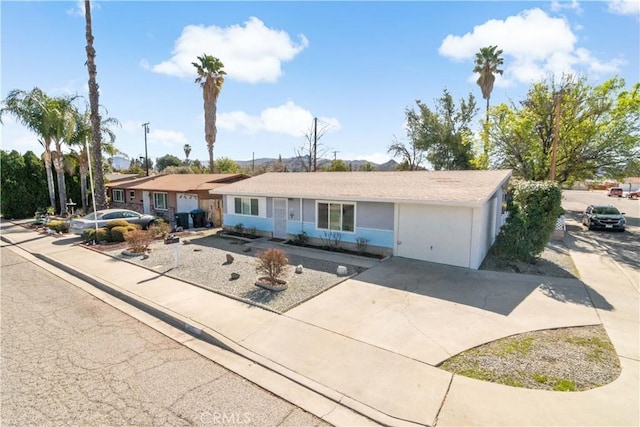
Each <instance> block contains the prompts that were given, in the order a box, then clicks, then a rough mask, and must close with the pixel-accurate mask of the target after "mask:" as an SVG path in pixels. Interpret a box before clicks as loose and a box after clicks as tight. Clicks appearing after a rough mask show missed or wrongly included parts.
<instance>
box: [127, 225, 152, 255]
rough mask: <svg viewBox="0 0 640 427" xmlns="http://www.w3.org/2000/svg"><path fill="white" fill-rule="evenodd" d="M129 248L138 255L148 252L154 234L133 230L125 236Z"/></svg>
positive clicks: (147, 231)
mask: <svg viewBox="0 0 640 427" xmlns="http://www.w3.org/2000/svg"><path fill="white" fill-rule="evenodd" d="M124 238H125V240H126V241H127V243H128V244H129V248H130V249H131V251H132V252H134V253H136V254H142V253H145V252H147V250H148V249H149V245H150V244H151V242H153V234H151V232H150V231H149V230H137V229H136V230H132V231H130V232H128V233H127V234H126V235H125V237H124Z"/></svg>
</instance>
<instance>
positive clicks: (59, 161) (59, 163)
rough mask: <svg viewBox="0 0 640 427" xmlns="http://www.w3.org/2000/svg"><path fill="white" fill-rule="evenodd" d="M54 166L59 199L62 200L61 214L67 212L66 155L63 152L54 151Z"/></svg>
mask: <svg viewBox="0 0 640 427" xmlns="http://www.w3.org/2000/svg"><path fill="white" fill-rule="evenodd" d="M52 157H53V167H54V169H55V170H56V177H57V179H58V201H59V202H60V215H63V216H64V215H66V214H67V186H66V184H65V182H64V157H63V155H62V153H61V152H59V151H55V152H53V153H52Z"/></svg>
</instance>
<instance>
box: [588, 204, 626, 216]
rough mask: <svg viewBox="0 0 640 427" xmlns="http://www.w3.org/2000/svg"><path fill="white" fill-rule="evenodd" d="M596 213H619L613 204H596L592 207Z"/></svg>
mask: <svg viewBox="0 0 640 427" xmlns="http://www.w3.org/2000/svg"><path fill="white" fill-rule="evenodd" d="M593 213H595V214H596V215H620V211H619V210H618V209H616V208H614V207H613V206H598V207H595V208H593Z"/></svg>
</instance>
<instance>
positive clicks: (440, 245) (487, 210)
mask: <svg viewBox="0 0 640 427" xmlns="http://www.w3.org/2000/svg"><path fill="white" fill-rule="evenodd" d="M510 177H511V171H510V170H487V171H438V172H429V171H415V172H409V171H395V172H317V173H266V174H263V175H258V176H256V177H253V178H249V179H247V180H243V181H239V182H236V183H233V184H229V185H226V186H224V187H220V188H216V189H213V190H211V192H212V193H213V194H221V195H223V197H224V202H223V206H224V213H223V226H224V227H225V228H233V227H234V226H236V225H238V224H242V226H243V227H245V228H255V229H256V230H258V231H259V232H260V234H263V235H267V236H270V237H274V238H281V239H292V238H295V237H296V236H297V235H301V234H302V233H304V234H305V235H306V237H307V238H308V239H309V243H312V244H318V243H325V244H326V243H327V242H333V243H335V242H337V241H339V242H340V244H341V245H342V246H343V247H345V248H346V249H355V248H357V247H358V246H357V245H358V242H360V244H361V245H362V243H363V242H366V244H367V251H368V252H375V253H380V254H388V255H394V256H400V257H407V258H414V259H418V260H424V261H431V262H436V263H442V264H450V265H455V266H461V267H468V268H472V269H477V268H479V267H480V264H481V263H482V261H483V260H484V257H485V256H486V254H487V252H488V250H489V248H490V247H491V245H492V244H493V242H494V240H495V237H496V236H497V234H498V232H499V231H500V228H501V227H502V224H503V222H504V212H503V198H504V196H505V194H506V188H507V185H508V182H509V178H510ZM360 247H362V246H360Z"/></svg>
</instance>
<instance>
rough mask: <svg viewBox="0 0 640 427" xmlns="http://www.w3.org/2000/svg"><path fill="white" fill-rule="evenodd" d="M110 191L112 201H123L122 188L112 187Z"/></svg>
mask: <svg viewBox="0 0 640 427" xmlns="http://www.w3.org/2000/svg"><path fill="white" fill-rule="evenodd" d="M112 193H113V201H114V202H124V190H119V189H117V188H114V189H113V192H112Z"/></svg>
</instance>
